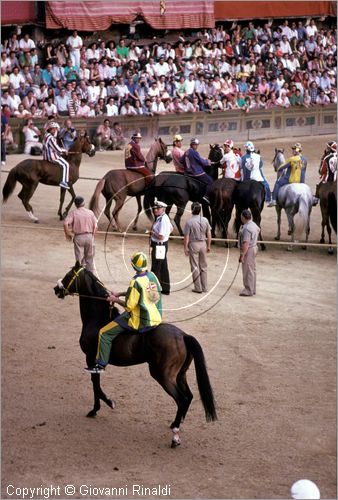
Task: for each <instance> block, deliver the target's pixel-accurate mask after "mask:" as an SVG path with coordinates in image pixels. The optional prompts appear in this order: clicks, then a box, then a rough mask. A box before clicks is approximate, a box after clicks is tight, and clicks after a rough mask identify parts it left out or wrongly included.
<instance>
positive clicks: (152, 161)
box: [146, 143, 158, 173]
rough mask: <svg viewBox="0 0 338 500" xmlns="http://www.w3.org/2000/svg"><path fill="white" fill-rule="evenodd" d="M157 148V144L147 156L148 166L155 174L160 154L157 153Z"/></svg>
mask: <svg viewBox="0 0 338 500" xmlns="http://www.w3.org/2000/svg"><path fill="white" fill-rule="evenodd" d="M156 146H157V143H154V144H153V145H152V146H151V148H150V149H149V151H148V153H147V155H146V163H147V166H148V168H149V169H150V170H152V171H153V172H154V173H155V172H156V167H157V160H158V153H157V151H156Z"/></svg>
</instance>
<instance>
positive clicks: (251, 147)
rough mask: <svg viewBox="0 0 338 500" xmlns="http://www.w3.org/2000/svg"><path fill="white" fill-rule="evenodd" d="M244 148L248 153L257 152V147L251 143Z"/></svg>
mask: <svg viewBox="0 0 338 500" xmlns="http://www.w3.org/2000/svg"><path fill="white" fill-rule="evenodd" d="M244 147H245V149H246V150H247V151H251V153H253V152H254V151H255V146H254V144H253V142H251V141H248V142H246V143H245V144H244Z"/></svg>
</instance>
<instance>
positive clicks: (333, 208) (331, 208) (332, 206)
mask: <svg viewBox="0 0 338 500" xmlns="http://www.w3.org/2000/svg"><path fill="white" fill-rule="evenodd" d="M327 211H328V215H329V219H330V222H331V226H332V227H333V230H334V232H335V233H336V234H337V196H336V194H335V193H332V192H331V193H329V195H328V197H327Z"/></svg>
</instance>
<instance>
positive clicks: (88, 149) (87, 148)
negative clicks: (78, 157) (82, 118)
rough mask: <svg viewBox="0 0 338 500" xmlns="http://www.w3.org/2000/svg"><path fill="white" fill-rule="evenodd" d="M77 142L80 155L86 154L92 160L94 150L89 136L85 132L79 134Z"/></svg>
mask: <svg viewBox="0 0 338 500" xmlns="http://www.w3.org/2000/svg"><path fill="white" fill-rule="evenodd" d="M77 140H78V141H79V142H80V145H81V151H82V153H86V154H87V155H88V156H90V158H92V157H93V156H94V155H95V152H96V150H95V146H94V144H92V143H91V142H90V139H89V136H88V134H87V132H86V131H85V130H84V131H81V132H80V134H79V136H78V139H77Z"/></svg>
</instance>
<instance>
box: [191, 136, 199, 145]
mask: <svg viewBox="0 0 338 500" xmlns="http://www.w3.org/2000/svg"><path fill="white" fill-rule="evenodd" d="M199 143H200V141H199V140H198V139H197V138H196V137H193V138H192V139H191V141H190V145H191V144H199Z"/></svg>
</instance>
